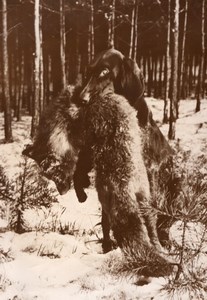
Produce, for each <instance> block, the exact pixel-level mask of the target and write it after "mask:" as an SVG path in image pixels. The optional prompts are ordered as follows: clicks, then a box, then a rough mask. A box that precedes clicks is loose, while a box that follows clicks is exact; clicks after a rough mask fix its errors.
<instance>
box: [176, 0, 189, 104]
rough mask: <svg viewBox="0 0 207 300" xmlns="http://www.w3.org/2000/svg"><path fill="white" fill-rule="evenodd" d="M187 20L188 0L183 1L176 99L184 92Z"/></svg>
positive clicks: (182, 95)
mask: <svg viewBox="0 0 207 300" xmlns="http://www.w3.org/2000/svg"><path fill="white" fill-rule="evenodd" d="M187 19H188V0H185V15H184V26H183V41H182V46H181V47H182V49H181V59H180V64H181V70H180V75H181V77H180V89H179V95H178V99H180V98H181V97H182V98H184V90H185V81H184V80H185V47H186V46H185V45H186V32H187Z"/></svg>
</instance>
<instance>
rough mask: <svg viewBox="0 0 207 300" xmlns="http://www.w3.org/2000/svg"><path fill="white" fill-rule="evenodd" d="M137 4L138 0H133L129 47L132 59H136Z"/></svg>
mask: <svg viewBox="0 0 207 300" xmlns="http://www.w3.org/2000/svg"><path fill="white" fill-rule="evenodd" d="M138 6H139V1H138V0H135V1H134V6H133V10H132V20H131V37H130V49H129V57H130V58H132V59H134V60H136V59H137V41H138Z"/></svg>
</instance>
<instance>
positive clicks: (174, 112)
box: [168, 0, 179, 140]
mask: <svg viewBox="0 0 207 300" xmlns="http://www.w3.org/2000/svg"><path fill="white" fill-rule="evenodd" d="M178 30H179V0H175V13H174V34H173V66H172V72H171V74H172V75H171V76H172V94H171V97H170V124H169V132H168V137H169V139H171V140H173V139H175V124H176V116H177V109H176V108H177V96H178V44H179V43H178Z"/></svg>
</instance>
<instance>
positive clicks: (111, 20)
mask: <svg viewBox="0 0 207 300" xmlns="http://www.w3.org/2000/svg"><path fill="white" fill-rule="evenodd" d="M115 5H116V0H113V1H112V8H111V12H110V15H109V18H108V48H114V24H115Z"/></svg>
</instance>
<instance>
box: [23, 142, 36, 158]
mask: <svg viewBox="0 0 207 300" xmlns="http://www.w3.org/2000/svg"><path fill="white" fill-rule="evenodd" d="M22 154H23V155H25V156H27V157H30V158H34V145H26V148H25V149H24V150H23V151H22Z"/></svg>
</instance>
